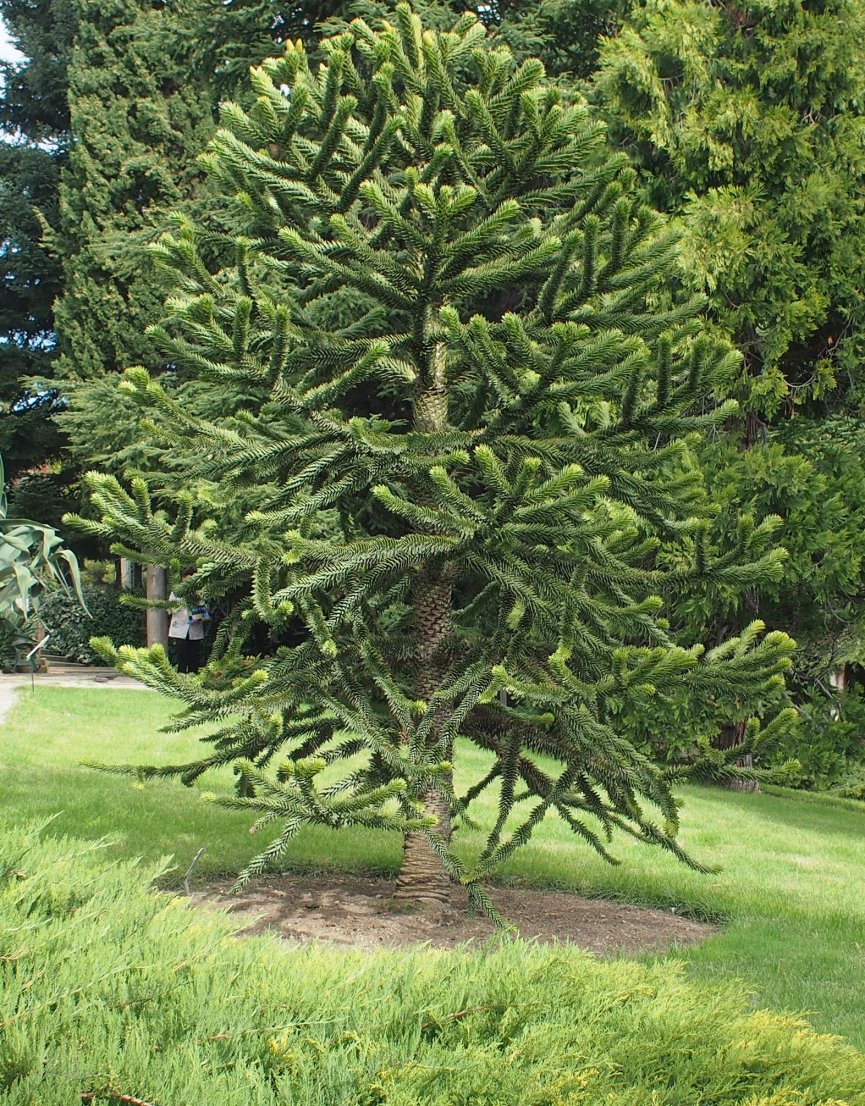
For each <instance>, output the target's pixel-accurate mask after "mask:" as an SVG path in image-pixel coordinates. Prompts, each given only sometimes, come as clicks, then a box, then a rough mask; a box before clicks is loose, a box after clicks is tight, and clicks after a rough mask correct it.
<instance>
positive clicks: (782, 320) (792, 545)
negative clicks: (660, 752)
mask: <svg viewBox="0 0 865 1106" xmlns="http://www.w3.org/2000/svg"><path fill="white" fill-rule="evenodd" d="M600 63H601V65H600V70H599V72H598V74H597V76H596V79H595V86H596V96H595V100H596V103H597V106H598V109H599V111H600V112H601V114H602V116H603V117H604V118H605V119H606V120H607V122H608V124H609V128H610V133H611V136H612V138H613V140H614V141H615V142H616V143H617V144H619V145H621V146H622V147H624V148H625V149H627V151H628V152H629V154H630V155H631V157H632V159H633V161H634V163H635V165H636V166H637V167H638V171H639V172H640V175H641V181H642V183H643V184H644V186H645V187H646V190H647V192H648V194H649V195H650V197H651V202H652V203H654V204H655V205H656V206H658V207H659V208H660V209H661V210H662V211H665V212H667V213H669V214H670V215H671V216H672V217H673V218H674V219H675V220H676V221H677V222H678V223H679V224H680V225H681V226H682V228H683V229H684V231H685V245H684V249H683V253H682V264H681V266H680V273H679V276H680V279H681V280H682V281H683V283H684V285H685V286H686V287H687V288H689V289H691V290H692V291H699V292H701V293H703V294H705V295H706V296H707V298H708V301H709V306H710V316H711V318H712V319H713V320H714V321H715V323H716V324H717V325H719V326H720V327H722V328H723V329H724V330H726V331H727V332H728V333H730V334H731V335H732V337H733V341H734V342H735V344H736V345H737V347H738V348H739V349H740V350H741V351H742V352H743V354H744V357H743V359H742V361H741V362H740V364H739V366H738V367H737V372H736V375H735V378H734V380H733V381H732V382H731V384H730V385H729V388H730V389H731V393H732V394H734V395H735V396H736V398H737V399H738V400H739V403H740V413H739V415H738V416H737V417H736V418H735V419H732V420H730V422H729V423H728V424H727V425H726V426H725V427H724V428H723V432H722V433H719V434H717V435H713V436H712V437H711V438H709V439H707V441H706V442H705V443H704V445H703V447H702V449H701V457H700V459H701V462H702V464H703V466H704V469H705V471H706V473H707V479H708V480H709V482H710V484H711V487H712V495H713V499H714V501H715V502H716V504H717V506H718V507H719V508H720V510H719V512H718V517H717V520H716V523H715V525H714V527H713V535H712V541H713V542H717V544H718V547H719V548H724V547H725V546H726V545H727V544H728V543H729V542H730V541H731V540H735V534H736V530H737V521H736V516H737V515H738V513H739V512H740V511H742V510H743V509H745V510H748V511H749V512H751V513H753V514H754V515H755V516H756V517H763V516H764V515H767V514H778V515H780V516H782V517H783V519H784V524H785V527H784V530H783V532H782V533H781V535H780V536H781V540H782V541H783V542H784V545H785V546H786V548H787V549H788V551H789V559H788V561H787V564H786V567H785V572H784V575H783V577H782V578H781V579H780V580H779V581H774V582H770V583H769V584H768V585H763V586H760V585H752V586H749V587H748V588H747V589H746V591H745V592H744V593H741V594H737V593H735V591H731V592H730V593H728V594H727V595H726V596H725V597H719V595H718V594H717V593H715V594H708V595H707V594H701V593H700V592H699V589H698V590H697V591H695V592H691V594H689V595H687V596H685V595H682V594H681V593H680V594H679V595H677V596H676V599H675V605H676V609H677V616H678V617H677V621H678V628H679V630H680V631H681V633H682V635H683V640H690V639H692V637H693V635H697V636H699V637H700V638H702V639H703V640H707V641H709V640H713V639H715V638H716V637H717V638H721V637H723V636H726V635H727V634H729V633H731V632H734V628H735V627H736V626H737V625H742V624H743V623H744V622H746V621H748V620H749V619H751V618H754V617H757V616H759V617H760V618H762V619H764V620H765V621H766V622H767V623H768V624H769V625H770V626H772V625H774V626H781V627H784V628H787V629H790V630H791V631H792V632H793V633H794V634H795V636H796V639H797V641H798V642H799V645H800V652H799V654H798V656H797V664H796V681H795V685H794V687H793V689H792V691H793V694H794V696H795V699H796V701H797V703H798V704H799V705H800V706H802V707H803V719H804V720H805V726H804V728H803V729H802V731H801V733H800V734H799V735H798V737H794V740H793V741H792V742H790V743H786V744H785V748H783V750H779V752H783V754H785V755H790V754H793V755H795V756H796V757H798V758H799V759H800V760H801V761H802V777H801V778H802V782H803V783H805V784H807V785H809V786H811V785H814V784H815V783H821V782H822V783H823V784H825V783H826V781H827V780H828V779H831V777H832V776H833V775H834V774H836V773H837V772H839V771H843V769H844V766H845V760H846V759H847V758H848V757H850V758H851V759H859V760H861V758H862V757H863V756H865V745H863V742H862V737H861V734H862V725H861V717H857V716H861V706H860V705H859V704H858V703H857V698H856V696H855V695H845V694H844V691H843V687H844V684H845V682H846V681H847V678H849V677H855V678H857V679H858V680H859V682H860V683H861V679H862V672H863V667H862V666H863V664H865V621H863V610H865V608H863V605H862V602H861V597H862V594H863V563H865V525H863V523H865V507H863V498H862V496H861V495H859V494H855V493H854V494H851V489H853V488H859V487H861V485H862V480H863V465H862V456H863V446H865V421H863V390H862V383H861V370H860V366H861V364H862V358H863V336H865V299H863V297H862V288H861V272H862V265H861V260H860V259H861V257H862V254H863V250H865V213H863V207H862V195H863V190H865V150H863V144H862V134H863V120H865V76H863V74H865V8H863V5H862V4H860V3H856V2H855V0H826V2H825V3H821V4H817V5H815V4H811V3H807V2H805V0H768V2H763V0H742V2H738V3H736V4H732V5H730V4H704V3H692V2H690V0H670V2H665V3H664V4H658V3H654V2H650V0H634V2H633V3H631V4H630V5H629V6H628V7H627V8H626V9H625V15H624V16H623V21H622V27H621V30H620V32H619V34H618V35H617V36H616V37H614V38H610V39H608V40H606V41H605V42H604V43H603V45H602V49H601V54H600ZM719 598H721V599H722V601H721V602H718V599H719ZM722 740H723V738H722Z"/></svg>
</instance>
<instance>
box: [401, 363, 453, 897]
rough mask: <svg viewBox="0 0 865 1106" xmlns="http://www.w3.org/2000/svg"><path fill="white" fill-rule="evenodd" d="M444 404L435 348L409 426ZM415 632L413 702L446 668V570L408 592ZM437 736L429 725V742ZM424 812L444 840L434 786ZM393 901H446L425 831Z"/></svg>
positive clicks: (445, 882)
mask: <svg viewBox="0 0 865 1106" xmlns="http://www.w3.org/2000/svg"><path fill="white" fill-rule="evenodd" d="M447 418H448V403H447V384H446V380H445V351H444V347H443V346H437V347H436V349H435V350H434V352H433V354H432V357H431V359H430V373H429V378H428V382H427V386H426V387H425V388H423V389H422V390H421V392H420V394H419V395H418V398H417V400H416V402H415V406H414V427H415V429H416V430H418V431H420V432H421V433H425V434H435V433H438V432H441V431H443V430H445V429H446V427H447ZM414 612H415V633H416V643H417V644H416V661H415V663H416V671H417V677H416V683H415V693H416V696H417V698H418V699H422V700H424V701H426V702H428V701H429V699H430V697H431V696H432V695H433V693H434V692H435V691H437V690H438V689H439V687H441V685H442V682H443V681H444V680H445V678H446V676H447V673H448V669H449V667H450V658H449V657H448V652H447V643H448V640H449V638H450V635H451V631H452V626H453V588H452V584H451V582H450V579H449V574H448V572H447V568H446V567H445V568H444V569H432V568H430V569H428V570H427V571H426V572H425V573H424V575H423V576H422V577H421V579H419V580H418V583H417V586H416V587H415V589H414ZM437 738H438V726H437V725H433V727H432V729H431V734H430V739H431V741H433V742H434V741H436V740H437ZM421 799H422V802H423V806H424V813H426V814H428V815H432V816H433V817H434V818H436V820H437V823H438V824H437V826H436V828H435V832H436V833H437V834H438V835H439V836H441V837H442V838H444V840H445V842H449V841H450V836H451V812H450V804H449V801H448V799H447V798H446V796H445V795H443V794H442V792H441V791H439V790H438V789H437V788H435V787H430V788H428V789H427V790H426V791H425V792H424V794H423V796H422V797H421ZM394 897H395V898H399V899H403V900H406V901H411V902H417V903H421V904H428V905H430V906H433V907H435V906H438V907H441V906H443V905H445V904H446V903H447V902H449V900H450V877H449V876H448V873H447V871H446V870H445V867H444V864H443V863H442V860H441V857H439V856H438V855H437V853H436V852H435V851H434V850H433V848H432V846H431V845H430V842H429V838H428V837H427V835H426V834H425V833H419V832H414V833H406V834H405V837H404V839H403V859H402V864H401V866H400V870H399V875H398V877H397V881H396V891H395V896H394Z"/></svg>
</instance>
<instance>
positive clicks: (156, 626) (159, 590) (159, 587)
mask: <svg viewBox="0 0 865 1106" xmlns="http://www.w3.org/2000/svg"><path fill="white" fill-rule="evenodd" d="M146 587H147V598H148V599H163V600H164V599H167V598H168V573H167V572H166V571H165V569H164V568H152V567H148V569H147V582H146ZM147 644H148V645H162V646H163V647H164V648H165V649H167V648H168V611H161V610H154V611H148V612H147Z"/></svg>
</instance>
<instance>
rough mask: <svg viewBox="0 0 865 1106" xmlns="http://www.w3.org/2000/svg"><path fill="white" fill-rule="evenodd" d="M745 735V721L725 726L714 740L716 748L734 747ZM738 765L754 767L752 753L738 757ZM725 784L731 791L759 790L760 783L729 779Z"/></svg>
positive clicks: (740, 766)
mask: <svg viewBox="0 0 865 1106" xmlns="http://www.w3.org/2000/svg"><path fill="white" fill-rule="evenodd" d="M744 735H745V723H744V722H736V723H734V724H731V725H728V726H725V727H724V728H723V730H721V732H720V733H719V734H718V736H717V738H716V739H715V741H714V742H713V745H714V746H715V748H716V749H732V748H733V746H734V745H738V744H739V743H740V742H741V740H742V738H743V737H744ZM736 765H737V766H738V767H739V768H753V767H754V758H753V757H752V756H751V754H750V753H746V754H745V756H743V757H737V759H736ZM724 786H725V787H726V788H727V789H728V790H730V791H751V792H753V791H759V790H760V784H759V783H758V782H757V780H739V779H732V780H728V781H727V783H726V784H724Z"/></svg>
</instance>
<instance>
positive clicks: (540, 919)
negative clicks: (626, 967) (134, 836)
mask: <svg viewBox="0 0 865 1106" xmlns="http://www.w3.org/2000/svg"><path fill="white" fill-rule="evenodd" d="M393 891H394V885H393V883H392V882H389V881H388V880H384V879H379V878H377V877H375V876H365V875H357V874H352V875H349V874H345V875H343V874H340V873H333V874H328V875H316V876H298V875H284V876H272V877H269V878H268V879H266V880H261V881H259V882H257V883H256V884H254V885H250V886H249V887H247V888H245V889H244V890H243V891H241V892H239V893H236V894H235V893H232V892H231V881H230V880H220V881H215V882H212V883H210V884H208V886H207V887H206V888H204V889H202V890H200V891H198V892H197V893H196V894H194V895H193V897H192V902H193V905H196V906H203V907H216V908H220V909H222V910H226V911H228V913H229V916H230V917H231V918H232V920H233V921H236V922H237V925H238V933H239V934H240V935H248V936H253V935H255V934H260V933H276V934H278V935H279V936H281V937H283V938H285V939H286V940H287V941H291V942H292V943H300V944H305V943H306V942H309V941H315V940H319V941H327V942H329V943H332V944H334V945H341V946H345V947H352V948H361V949H367V950H374V949H382V948H398V947H401V946H406V945H417V944H428V945H430V946H432V947H433V948H441V949H452V948H454V947H456V946H457V945H462V944H465V943H466V942H481V941H484V940H486V939H487V938H488V937H491V936H492V935H493V934H494V933H495V932H496V931H495V927H494V926H493V924H492V922H490V921H489V919H487V918H485V917H477V916H472V915H470V914H469V912H468V909H467V895H466V892H465V890H464V889H462V888H454V891H453V895H452V902H451V908H450V909H449V910H448V911H446V912H445V913H444V914H443V915H441V916H437V915H431V914H428V913H424V912H423V911H414V910H406V909H405V906H404V905H403V904H402V903H399V902H396V901H395V900H394V898H393ZM491 897H492V899H493V902H494V903H495V904H496V906H497V907H498V909H499V910H500V911H501V912H502V914H504V916H505V917H506V918H507V919H508V921H509V922H511V923H512V924H513V925H514V926H515V927H516V929H517V930H518V931H519V934H520V936H521V937H524V938H526V939H528V940H537V941H540V942H569V943H571V944H574V945H577V946H578V947H580V948H582V949H586V950H588V951H590V952H594V953H598V954H600V955H614V954H616V953H638V952H646V951H652V950H657V951H662V950H664V949H669V948H671V947H683V946H687V945H694V944H698V943H699V942H700V941H704V940H705V939H706V938H707V937H711V936H712V935H713V934H715V933H717V932H718V928H717V926H713V925H708V924H706V923H704V922H698V921H694V920H693V919H691V918H684V917H681V916H679V915H678V914H676V913H675V911H673V910H657V909H647V908H645V907H638V906H629V905H626V904H623V903H616V902H610V901H607V900H603V899H586V898H582V897H581V896H579V895H573V894H568V893H565V892H561V891H541V890H536V889H525V888H510V887H499V888H493V889H492V891H491Z"/></svg>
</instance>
